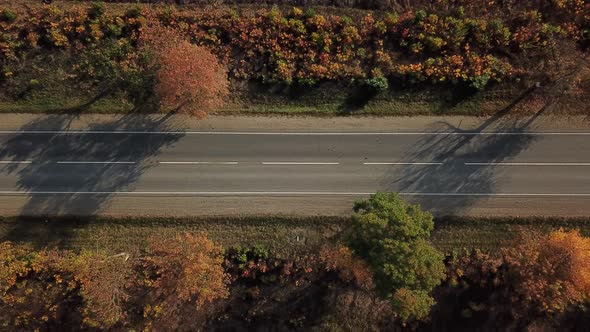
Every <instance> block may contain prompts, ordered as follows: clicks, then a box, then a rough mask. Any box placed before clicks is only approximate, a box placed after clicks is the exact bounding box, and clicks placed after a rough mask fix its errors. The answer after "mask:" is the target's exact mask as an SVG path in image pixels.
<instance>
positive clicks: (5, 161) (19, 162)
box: [0, 160, 32, 164]
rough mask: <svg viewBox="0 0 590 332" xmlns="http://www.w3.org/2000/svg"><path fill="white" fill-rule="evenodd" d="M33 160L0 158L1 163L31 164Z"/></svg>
mask: <svg viewBox="0 0 590 332" xmlns="http://www.w3.org/2000/svg"><path fill="white" fill-rule="evenodd" d="M30 163H32V161H30V160H22V161H15V160H0V164H30Z"/></svg>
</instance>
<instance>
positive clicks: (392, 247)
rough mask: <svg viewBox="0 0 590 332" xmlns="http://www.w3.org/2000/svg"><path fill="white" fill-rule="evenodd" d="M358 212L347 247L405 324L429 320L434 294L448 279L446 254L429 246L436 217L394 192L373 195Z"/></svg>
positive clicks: (361, 205)
mask: <svg viewBox="0 0 590 332" xmlns="http://www.w3.org/2000/svg"><path fill="white" fill-rule="evenodd" d="M354 211H355V215H354V216H353V224H352V228H351V231H350V233H349V235H348V245H349V247H350V248H351V249H352V250H353V251H354V252H355V254H357V255H359V256H360V257H361V258H363V259H365V260H366V261H367V262H368V263H369V265H371V267H372V269H373V273H374V278H375V284H376V287H377V290H378V291H379V293H380V294H381V296H383V297H385V298H387V299H390V300H391V301H392V305H393V306H394V308H395V309H396V311H397V312H398V314H399V316H400V318H401V319H402V320H409V319H421V318H424V317H426V316H427V315H428V313H429V310H430V307H431V306H432V305H433V304H434V300H433V299H432V297H430V295H429V292H430V291H431V290H432V289H433V288H434V287H435V286H437V285H438V284H439V283H440V281H441V279H442V278H443V277H444V264H443V255H442V253H440V252H439V251H438V250H436V249H435V248H434V247H433V246H432V245H431V244H430V243H429V242H428V238H429V237H430V233H431V232H432V230H433V228H434V222H433V218H432V215H431V214H430V213H428V212H424V211H422V210H420V208H419V207H418V206H417V205H410V204H408V203H406V202H404V201H403V200H402V199H401V198H400V197H399V196H398V195H397V194H393V193H377V194H375V195H372V196H371V197H370V198H369V199H368V200H365V201H360V202H357V203H356V204H355V206H354Z"/></svg>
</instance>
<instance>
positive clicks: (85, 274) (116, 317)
mask: <svg viewBox="0 0 590 332" xmlns="http://www.w3.org/2000/svg"><path fill="white" fill-rule="evenodd" d="M73 269H74V270H75V271H76V276H75V278H76V280H77V281H78V282H79V283H80V285H81V290H80V293H81V294H82V296H83V297H84V299H85V302H86V306H85V310H84V313H85V315H84V323H85V324H86V325H88V326H93V327H102V328H104V327H109V326H112V325H114V324H116V323H117V322H119V321H121V320H122V319H123V318H124V316H125V312H124V309H123V304H124V303H125V302H126V301H127V300H129V293H128V288H129V287H130V286H131V280H132V279H131V272H132V264H131V263H130V262H127V260H126V259H125V258H124V257H117V256H115V257H108V256H106V255H105V254H102V253H94V252H84V253H82V254H81V255H79V256H77V257H76V258H75V262H74V264H73Z"/></svg>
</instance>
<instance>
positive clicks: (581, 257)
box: [503, 230, 590, 313]
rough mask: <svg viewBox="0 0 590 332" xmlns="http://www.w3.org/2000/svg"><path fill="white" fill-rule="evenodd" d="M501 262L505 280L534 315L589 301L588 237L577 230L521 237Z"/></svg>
mask: <svg viewBox="0 0 590 332" xmlns="http://www.w3.org/2000/svg"><path fill="white" fill-rule="evenodd" d="M503 260H504V264H506V266H507V269H508V276H507V281H508V282H509V283H512V284H513V285H514V287H515V289H516V291H517V293H519V294H520V295H521V298H522V300H524V303H525V304H529V305H531V306H532V308H533V309H534V310H536V311H537V312H549V313H552V312H562V311H564V310H565V309H566V308H567V307H568V306H569V305H571V304H575V303H580V302H582V301H585V300H587V299H588V298H590V238H586V237H583V236H581V235H580V233H579V232H578V231H577V230H573V231H569V232H566V231H563V230H558V231H554V232H552V233H550V234H548V235H543V236H540V235H528V236H524V237H523V242H522V244H520V245H518V246H516V247H514V248H509V249H505V250H504V251H503Z"/></svg>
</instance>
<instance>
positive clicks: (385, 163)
mask: <svg viewBox="0 0 590 332" xmlns="http://www.w3.org/2000/svg"><path fill="white" fill-rule="evenodd" d="M363 165H442V163H387V162H385V163H363Z"/></svg>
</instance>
